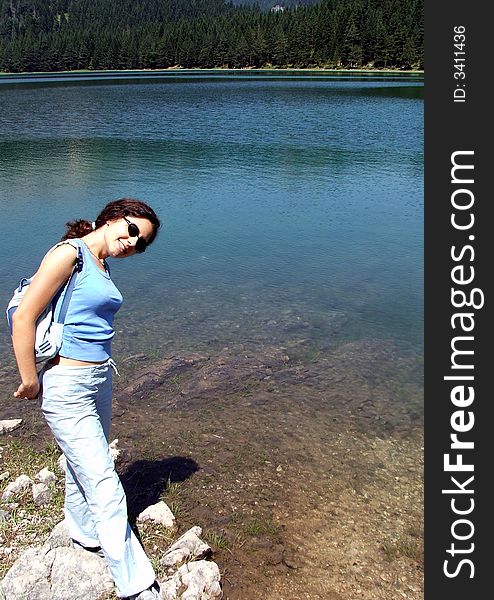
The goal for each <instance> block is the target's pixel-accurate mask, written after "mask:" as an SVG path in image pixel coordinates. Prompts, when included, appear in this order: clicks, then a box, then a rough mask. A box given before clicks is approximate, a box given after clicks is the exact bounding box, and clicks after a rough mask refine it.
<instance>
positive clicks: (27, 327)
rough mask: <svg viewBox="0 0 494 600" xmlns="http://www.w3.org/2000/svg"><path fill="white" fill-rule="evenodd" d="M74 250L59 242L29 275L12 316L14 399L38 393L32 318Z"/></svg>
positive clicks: (61, 279)
mask: <svg viewBox="0 0 494 600" xmlns="http://www.w3.org/2000/svg"><path fill="white" fill-rule="evenodd" d="M76 256H77V250H76V249H75V248H74V247H73V246H71V245H70V244H63V245H62V246H58V247H57V248H55V249H54V250H53V251H52V252H50V254H48V255H47V256H46V257H45V259H44V260H43V262H42V263H41V265H40V267H39V269H38V271H37V272H36V274H35V275H34V277H33V280H32V282H31V285H30V286H29V288H28V290H27V291H26V294H25V296H24V298H23V299H22V302H21V303H20V305H19V306H18V308H17V310H16V311H15V313H14V315H13V318H12V343H13V346H14V353H15V358H16V360H17V367H18V369H19V374H20V377H21V384H20V385H19V387H18V389H17V390H16V391H15V392H14V396H15V397H16V398H28V399H34V398H36V397H37V396H38V393H39V383H38V375H37V371H36V361H35V354H34V339H35V325H36V319H37V318H38V317H39V315H40V314H41V313H42V312H43V310H44V308H45V307H46V306H47V305H48V304H49V303H50V302H51V300H52V298H53V297H54V296H55V294H56V293H57V291H58V290H59V289H60V287H61V286H62V285H63V284H64V283H65V282H66V281H67V279H68V278H69V276H70V274H71V272H72V269H73V267H74V264H75V260H76Z"/></svg>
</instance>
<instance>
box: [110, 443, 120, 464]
mask: <svg viewBox="0 0 494 600" xmlns="http://www.w3.org/2000/svg"><path fill="white" fill-rule="evenodd" d="M117 444H118V438H117V439H115V440H113V442H111V443H110V444H108V447H109V448H110V454H111V457H112V458H113V462H117V460H118V458H119V456H120V449H119V448H117Z"/></svg>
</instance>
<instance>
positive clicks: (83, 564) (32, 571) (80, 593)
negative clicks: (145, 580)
mask: <svg viewBox="0 0 494 600" xmlns="http://www.w3.org/2000/svg"><path fill="white" fill-rule="evenodd" d="M112 590H113V580H112V578H111V577H110V574H109V572H108V568H107V566H106V563H105V561H104V560H103V559H101V558H99V557H98V556H96V555H94V554H91V553H90V552H86V551H85V550H81V549H78V548H55V549H53V550H49V551H48V552H46V551H45V550H44V549H42V548H39V547H37V548H29V549H28V550H26V551H25V552H23V553H22V554H21V556H20V557H19V558H18V559H17V561H16V562H15V563H14V564H13V566H12V567H11V569H10V570H9V571H8V573H7V574H6V575H5V577H4V579H3V580H2V581H1V582H0V598H1V597H2V592H3V594H4V597H5V598H8V600H34V599H36V600H81V598H84V600H98V599H99V598H103V597H107V596H108V595H109V594H110V593H111V591H112Z"/></svg>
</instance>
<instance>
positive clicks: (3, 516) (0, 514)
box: [0, 510, 10, 523]
mask: <svg viewBox="0 0 494 600" xmlns="http://www.w3.org/2000/svg"><path fill="white" fill-rule="evenodd" d="M9 516H10V513H9V512H8V511H6V510H0V523H3V522H4V521H6V520H7V519H8V518H9Z"/></svg>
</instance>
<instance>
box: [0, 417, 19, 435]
mask: <svg viewBox="0 0 494 600" xmlns="http://www.w3.org/2000/svg"><path fill="white" fill-rule="evenodd" d="M21 423H22V419H3V420H2V421H0V434H3V433H9V432H10V431H14V429H17V428H18V427H20V426H21Z"/></svg>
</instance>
